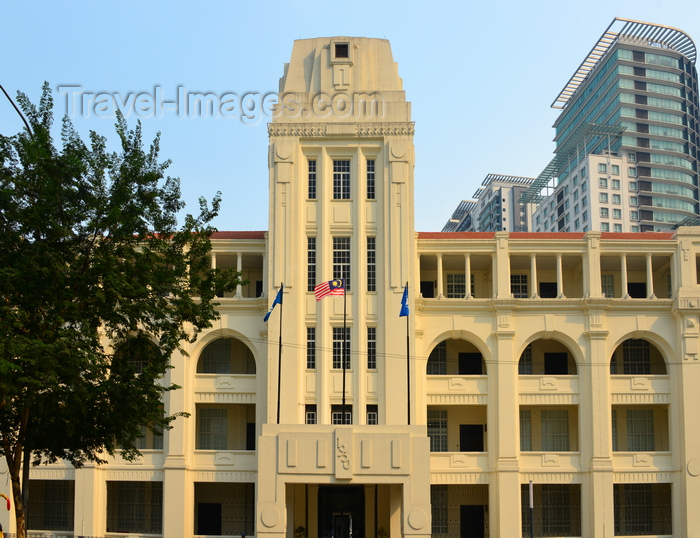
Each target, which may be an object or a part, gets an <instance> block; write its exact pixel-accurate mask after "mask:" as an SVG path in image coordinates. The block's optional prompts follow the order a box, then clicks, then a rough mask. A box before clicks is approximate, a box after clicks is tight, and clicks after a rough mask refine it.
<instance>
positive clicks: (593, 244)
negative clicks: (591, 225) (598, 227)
mask: <svg viewBox="0 0 700 538" xmlns="http://www.w3.org/2000/svg"><path fill="white" fill-rule="evenodd" d="M586 239H587V240H588V249H587V251H586V255H585V256H584V258H583V263H584V268H585V269H587V271H584V272H583V275H584V279H583V296H584V297H602V296H603V288H602V282H601V278H600V232H588V233H587V234H586Z"/></svg>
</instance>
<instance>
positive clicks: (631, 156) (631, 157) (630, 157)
mask: <svg viewBox="0 0 700 538" xmlns="http://www.w3.org/2000/svg"><path fill="white" fill-rule="evenodd" d="M627 162H628V163H636V162H637V154H636V153H628V154H627Z"/></svg>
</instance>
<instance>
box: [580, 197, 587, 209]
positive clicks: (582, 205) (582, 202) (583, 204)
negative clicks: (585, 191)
mask: <svg viewBox="0 0 700 538" xmlns="http://www.w3.org/2000/svg"><path fill="white" fill-rule="evenodd" d="M587 205H588V197H587V196H584V197H582V198H581V207H586V206H587Z"/></svg>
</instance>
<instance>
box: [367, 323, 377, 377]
mask: <svg viewBox="0 0 700 538" xmlns="http://www.w3.org/2000/svg"><path fill="white" fill-rule="evenodd" d="M367 369H368V370H376V369H377V328H376V327H367Z"/></svg>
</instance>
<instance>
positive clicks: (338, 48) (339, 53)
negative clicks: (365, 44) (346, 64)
mask: <svg viewBox="0 0 700 538" xmlns="http://www.w3.org/2000/svg"><path fill="white" fill-rule="evenodd" d="M335 57H336V58H349V57H350V45H349V44H348V43H335Z"/></svg>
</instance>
